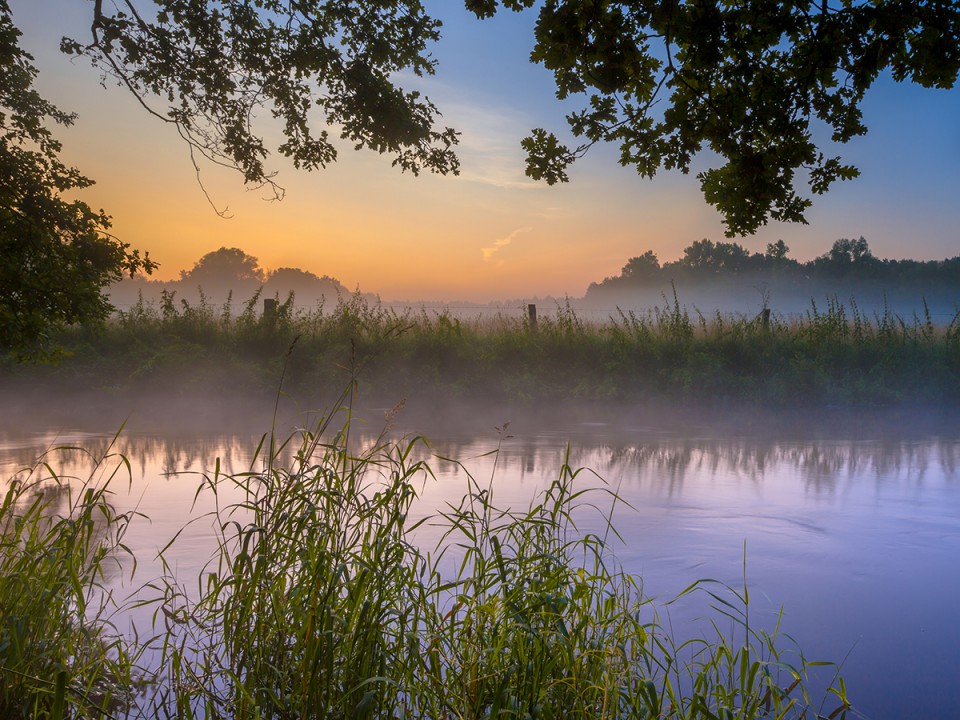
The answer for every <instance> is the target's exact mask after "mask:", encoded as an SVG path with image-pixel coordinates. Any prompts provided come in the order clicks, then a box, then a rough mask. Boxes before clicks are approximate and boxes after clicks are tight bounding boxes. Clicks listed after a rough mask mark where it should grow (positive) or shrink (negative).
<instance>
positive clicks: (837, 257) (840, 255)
mask: <svg viewBox="0 0 960 720" xmlns="http://www.w3.org/2000/svg"><path fill="white" fill-rule="evenodd" d="M789 252H790V247H789V246H788V245H787V244H786V243H784V242H783V240H778V241H777V242H775V243H768V244H767V249H766V252H764V253H758V252H756V253H751V252H749V251H748V250H747V249H746V248H745V247H743V246H742V245H740V244H739V243H735V242H717V243H715V242H713V241H712V240H707V239H703V240H698V241H696V242H694V243H692V244H690V245H688V246H687V247H685V248H684V249H683V255H682V256H681V257H680V258H679V259H678V260H676V261H673V262H665V263H663V264H662V265H661V264H660V261H659V259H658V258H657V256H656V254H654V252H653V251H652V250H647V251H646V252H645V253H644V254H642V255H639V256H637V257H633V258H630V259H629V260H628V261H627V263H626V265H624V266H623V270H622V271H621V272H620V275H617V276H614V277H609V278H606V279H605V280H604V281H603V282H601V283H594V284H593V285H591V286H590V289H589V290H588V295H590V294H591V293H597V292H600V291H603V290H606V289H614V288H630V287H642V286H644V285H650V284H654V285H658V284H659V283H662V282H663V281H664V280H666V281H668V282H669V281H674V282H676V281H680V280H691V281H694V282H704V281H709V280H711V279H716V278H727V279H730V280H742V279H743V278H744V277H745V276H754V277H756V276H758V275H761V274H765V275H766V276H767V277H768V278H769V279H773V278H777V279H778V280H780V281H781V282H789V281H791V280H795V279H797V278H800V277H803V278H807V279H810V280H815V281H816V280H820V281H831V282H837V281H839V280H856V281H860V282H875V283H878V284H881V285H882V286H884V287H886V288H887V289H890V290H892V289H895V288H898V287H902V286H904V285H913V286H914V287H916V288H919V289H927V290H929V288H930V286H931V285H935V286H936V285H942V286H949V287H951V288H956V287H957V285H958V283H960V256H957V257H953V258H947V259H945V260H929V261H923V260H890V259H886V258H878V257H876V256H875V255H874V254H873V253H872V252H871V251H870V245H869V243H867V241H866V239H865V238H863V237H859V238H857V239H856V240H850V239H848V238H840V239H839V240H837V241H836V242H834V243H833V245H832V246H831V247H830V250H829V251H827V252H826V253H824V254H823V255H820V256H819V257H817V258H814V259H813V260H810V261H808V262H803V263H802V262H799V261H797V260H794V259H793V258H791V257H788V254H789Z"/></svg>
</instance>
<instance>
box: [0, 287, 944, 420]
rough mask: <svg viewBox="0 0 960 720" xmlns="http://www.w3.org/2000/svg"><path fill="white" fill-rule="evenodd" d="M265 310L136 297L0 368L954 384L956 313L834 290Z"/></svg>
mask: <svg viewBox="0 0 960 720" xmlns="http://www.w3.org/2000/svg"><path fill="white" fill-rule="evenodd" d="M257 310H258V309H257V308H256V306H255V305H254V304H253V303H248V304H247V306H246V307H245V309H243V310H241V312H239V313H236V314H234V313H231V312H230V309H229V308H226V309H224V308H222V307H214V306H207V305H203V304H201V305H199V306H190V305H188V304H185V303H184V304H182V305H180V306H179V307H178V306H177V305H175V304H173V303H172V302H170V303H167V304H166V305H163V306H159V307H157V306H150V305H144V304H140V305H138V306H135V307H134V308H132V309H131V310H129V311H128V312H124V313H120V314H119V315H118V316H117V317H116V318H114V319H113V320H111V321H110V322H109V323H108V324H107V325H106V326H105V327H104V328H103V329H102V330H100V331H98V332H93V331H89V330H83V329H71V330H68V331H65V332H64V333H62V334H61V335H60V336H59V337H57V338H54V342H55V343H57V344H58V345H60V346H61V347H62V348H63V353H62V355H61V358H60V360H59V362H58V363H57V364H55V365H25V364H19V363H17V362H15V361H14V360H13V359H11V358H7V359H5V360H3V364H2V379H0V385H2V387H5V388H7V389H10V388H13V387H20V388H22V387H36V388H43V389H46V390H48V391H52V392H67V391H71V390H72V389H74V388H83V389H90V390H94V391H96V392H98V393H105V394H106V395H111V394H112V395H128V396H130V397H136V396H137V395H145V396H156V397H162V398H168V399H169V398H177V397H182V398H195V397H196V396H198V395H199V396H213V397H216V396H221V397H224V398H230V397H232V396H235V395H241V396H243V397H244V398H262V399H264V401H268V400H269V399H270V398H274V397H275V396H276V393H277V389H278V388H279V387H282V390H283V392H285V393H286V394H288V395H289V396H292V397H298V398H303V399H304V402H305V403H307V404H309V403H317V404H321V405H322V403H323V402H324V401H325V400H326V399H327V398H329V397H333V396H335V395H336V393H338V392H339V390H340V389H341V388H342V387H343V386H344V385H345V384H346V383H348V382H350V381H351V380H359V381H360V384H361V386H362V388H363V393H364V396H365V397H366V398H367V399H369V401H370V402H371V403H372V404H378V403H379V404H383V405H392V404H393V403H395V402H397V401H399V400H401V399H404V398H412V397H416V398H419V399H420V400H421V401H422V402H424V403H434V404H437V403H440V404H447V405H450V406H457V405H462V404H464V403H474V404H475V403H476V402H478V401H484V402H485V403H493V404H499V405H508V406H536V405H538V404H542V403H544V402H547V401H554V400H558V399H562V400H568V401H571V402H575V403H593V402H611V401H612V402H614V403H623V404H635V403H651V402H653V403H663V404H665V405H670V404H672V403H675V402H677V401H684V402H689V401H694V402H697V403H701V404H705V405H712V406H721V407H725V406H729V405H737V406H752V407H759V406H763V407H770V408H774V409H778V408H800V407H820V408H824V407H840V408H843V407H850V408H864V407H868V408H877V407H911V406H920V405H922V406H929V405H933V406H953V405H955V404H956V403H957V401H958V400H960V321H958V320H957V319H956V318H955V319H954V320H953V321H952V322H951V323H949V324H947V325H937V324H935V323H933V322H932V321H931V320H930V318H929V317H924V316H922V315H918V316H914V317H912V318H909V319H908V318H903V317H901V316H897V315H894V314H892V313H885V314H882V315H875V316H873V317H866V316H865V315H863V314H861V313H860V312H859V311H858V310H857V308H856V307H852V308H848V307H845V306H844V305H842V304H839V303H831V304H829V305H828V307H826V308H824V309H821V308H817V307H816V306H811V309H810V311H808V313H807V314H806V316H805V317H801V318H792V319H786V318H782V317H779V316H777V315H776V314H775V313H774V314H770V315H769V316H768V317H766V318H765V317H764V315H763V314H761V315H760V316H759V317H756V318H747V317H728V316H724V315H722V314H720V313H717V314H716V315H714V316H713V317H705V316H703V315H700V314H699V313H697V314H691V313H690V312H688V311H687V310H686V309H685V308H684V307H683V306H681V305H680V303H679V301H674V304H673V305H664V306H662V307H659V308H654V309H652V310H651V311H650V312H649V313H647V314H645V315H638V314H636V313H627V314H619V315H617V316H615V317H610V318H609V319H608V320H606V321H604V322H587V321H584V320H582V319H581V318H579V317H578V316H577V315H576V313H575V312H574V311H573V310H572V309H570V308H568V307H557V308H556V309H555V310H554V311H552V312H546V313H544V312H543V311H541V316H540V317H539V319H538V320H537V322H536V323H535V324H532V323H531V321H530V319H529V318H527V317H525V316H523V315H520V314H517V315H511V316H508V315H505V314H498V315H495V316H488V317H485V318H482V319H464V318H458V317H455V316H454V315H452V314H451V313H449V312H438V311H435V312H427V311H412V310H410V311H405V312H398V311H395V310H392V309H386V308H383V307H381V306H378V305H374V304H369V303H367V302H366V301H364V300H363V299H361V298H357V297H353V298H348V299H346V300H342V301H341V302H339V303H338V304H337V305H336V306H334V307H333V308H329V309H326V310H324V309H323V308H318V309H316V310H313V311H297V310H295V309H294V308H293V307H292V305H279V306H278V307H277V308H276V309H275V310H274V311H273V312H272V313H270V314H269V315H267V316H262V315H260V314H259V313H258V312H257ZM281 383H282V384H281ZM2 387H0V389H2Z"/></svg>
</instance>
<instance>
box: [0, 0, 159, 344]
mask: <svg viewBox="0 0 960 720" xmlns="http://www.w3.org/2000/svg"><path fill="white" fill-rule="evenodd" d="M20 35H21V33H20V31H19V30H17V28H16V27H15V26H14V25H13V21H12V19H11V17H10V7H9V5H8V3H7V0H0V352H12V353H14V354H16V355H18V356H19V357H21V358H22V359H26V358H33V359H37V358H40V359H43V358H48V357H50V356H52V355H54V354H55V352H56V348H54V347H52V346H51V345H50V344H49V341H48V338H49V336H50V334H51V332H52V331H53V330H54V329H55V328H56V327H58V326H60V325H65V324H71V323H77V322H82V323H97V322H99V321H101V320H103V319H104V318H105V317H106V316H107V314H108V313H109V312H110V310H111V309H112V308H111V306H110V304H109V303H108V302H107V300H106V299H105V298H104V297H103V296H102V295H101V292H100V291H101V289H102V288H103V287H105V286H106V285H108V284H109V283H111V282H114V281H116V280H119V279H120V277H122V275H123V274H124V273H129V274H133V273H135V272H137V271H138V270H146V271H147V272H149V271H150V270H152V269H153V267H154V264H153V263H152V262H151V261H150V259H149V258H148V257H146V256H145V257H141V256H140V254H139V252H137V251H136V250H131V249H130V247H129V245H126V244H124V243H121V242H120V241H119V240H117V239H116V238H114V237H113V236H111V235H110V234H109V232H108V231H109V229H110V219H109V218H108V217H107V216H106V215H105V214H104V213H103V211H100V212H95V211H94V210H92V209H91V208H90V207H89V206H88V205H87V204H86V203H83V202H80V201H78V200H65V199H64V198H63V193H67V192H70V191H72V190H76V189H79V188H84V187H87V186H89V185H91V184H92V182H91V181H90V180H89V179H87V178H86V177H84V176H83V175H81V174H80V172H79V171H78V170H77V169H76V168H73V167H69V166H67V165H64V164H63V162H62V161H61V160H60V143H59V142H58V141H57V140H56V138H55V137H54V136H53V133H52V132H51V131H50V129H49V127H48V125H49V124H50V123H53V124H59V125H70V124H71V123H72V122H73V121H74V116H73V115H70V114H68V113H65V112H62V111H60V110H58V109H57V108H56V107H55V106H54V105H52V104H51V103H49V102H47V101H46V100H44V99H43V98H42V97H41V96H40V95H39V94H38V93H37V91H36V90H35V89H34V88H33V81H34V78H35V77H36V75H37V71H36V68H35V67H34V66H33V64H32V59H33V58H32V57H31V56H30V55H29V54H27V53H26V52H24V51H23V50H22V49H21V48H20V46H19V38H20Z"/></svg>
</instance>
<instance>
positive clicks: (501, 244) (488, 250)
mask: <svg viewBox="0 0 960 720" xmlns="http://www.w3.org/2000/svg"><path fill="white" fill-rule="evenodd" d="M531 230H533V228H531V227H522V228H517V229H516V230H514V231H513V232H512V233H510V234H509V235H507V236H506V237H502V238H497V239H496V240H494V241H493V245H491V246H490V247H485V248H480V252H481V253H483V260H484V262H490V261H491V260H492V259H493V256H494V255H495V254H496V253H497V252H499V251H500V249H501V248H505V247H506V246H507V245H509V244H510V243H512V242H513V239H514V238H515V237H516V236H517V235H519V234H520V233H523V232H530V231H531ZM502 262H503V261H502V260H501V263H502Z"/></svg>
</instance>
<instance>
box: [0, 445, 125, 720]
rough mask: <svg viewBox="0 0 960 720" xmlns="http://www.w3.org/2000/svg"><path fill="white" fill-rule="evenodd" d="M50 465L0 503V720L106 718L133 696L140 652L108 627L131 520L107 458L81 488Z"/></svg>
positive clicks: (26, 476) (19, 482)
mask: <svg viewBox="0 0 960 720" xmlns="http://www.w3.org/2000/svg"><path fill="white" fill-rule="evenodd" d="M48 461H51V459H50V458H49V457H46V458H43V459H42V460H41V461H40V462H38V464H37V465H36V466H34V467H32V468H29V469H28V470H25V471H23V472H21V473H20V474H19V475H18V476H17V477H16V478H14V479H13V480H12V481H11V482H10V483H9V485H8V486H7V489H6V492H5V494H4V497H3V501H2V505H0V715H2V716H3V717H4V718H10V720H20V719H22V718H53V719H54V720H59V719H60V718H66V717H99V716H105V717H107V716H109V715H110V713H111V712H113V711H114V710H116V709H117V707H119V706H122V705H124V704H125V703H126V702H128V701H129V700H130V699H131V697H132V693H133V692H134V691H135V690H136V678H135V677H134V674H133V672H132V668H133V664H134V661H135V660H136V656H135V654H133V653H132V648H131V647H130V646H129V645H128V644H127V643H126V642H125V641H123V640H121V639H120V638H119V637H118V636H117V633H116V631H115V630H114V629H113V627H112V626H111V624H110V616H109V611H110V610H111V608H112V598H111V597H110V596H109V594H108V593H106V591H105V588H104V585H103V583H104V577H105V576H107V574H108V570H109V569H110V568H111V566H112V565H114V564H115V563H116V562H117V553H122V552H123V551H124V550H125V548H124V545H123V536H124V533H125V532H126V529H127V526H128V524H129V522H130V520H131V519H132V515H131V514H118V513H117V512H115V511H114V509H113V507H112V505H111V503H110V493H109V485H110V483H111V481H113V480H114V479H115V476H116V474H117V472H118V471H119V470H121V469H122V468H124V467H126V469H127V470H129V466H124V465H123V464H122V463H118V464H117V465H116V466H113V467H111V465H110V460H109V456H107V457H104V458H100V459H99V462H98V463H97V465H96V467H95V469H94V471H93V472H92V473H91V476H90V477H89V478H87V479H86V480H85V481H84V482H79V481H77V480H75V479H71V478H61V477H57V476H56V475H54V476H52V477H50V476H49V475H48V474H47V473H49V472H52V471H51V469H50V465H49V464H48Z"/></svg>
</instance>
